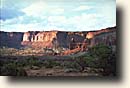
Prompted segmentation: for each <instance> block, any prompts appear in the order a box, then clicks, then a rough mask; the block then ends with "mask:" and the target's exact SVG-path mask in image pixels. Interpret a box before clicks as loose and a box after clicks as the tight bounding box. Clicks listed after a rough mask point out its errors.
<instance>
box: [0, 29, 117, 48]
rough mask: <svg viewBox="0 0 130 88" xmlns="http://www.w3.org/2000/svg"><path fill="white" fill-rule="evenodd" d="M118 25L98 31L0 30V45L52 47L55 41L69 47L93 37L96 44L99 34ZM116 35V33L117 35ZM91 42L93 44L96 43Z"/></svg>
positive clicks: (61, 45) (110, 30) (109, 30)
mask: <svg viewBox="0 0 130 88" xmlns="http://www.w3.org/2000/svg"><path fill="white" fill-rule="evenodd" d="M115 29H116V27H111V28H106V29H102V30H98V31H83V32H65V31H44V32H40V31H29V32H25V33H22V32H0V47H3V46H7V47H13V48H20V47H21V46H30V47H33V48H45V47H48V48H52V47H53V46H54V44H55V43H57V44H58V45H59V46H60V47H64V48H69V44H70V43H71V42H72V40H73V42H74V43H82V42H83V41H84V40H85V39H91V40H92V41H93V43H94V44H96V43H97V41H98V42H100V41H101V40H102V39H99V40H98V37H97V36H98V35H100V34H102V33H109V32H112V31H113V30H115ZM113 35H114V34H113ZM115 36H116V35H115ZM94 44H92V43H91V45H94Z"/></svg>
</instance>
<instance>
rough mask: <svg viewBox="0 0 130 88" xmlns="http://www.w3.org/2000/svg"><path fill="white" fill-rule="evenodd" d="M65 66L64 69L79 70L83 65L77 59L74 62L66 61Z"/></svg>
mask: <svg viewBox="0 0 130 88" xmlns="http://www.w3.org/2000/svg"><path fill="white" fill-rule="evenodd" d="M63 67H64V69H73V70H77V71H80V70H81V66H80V65H79V64H78V63H77V62H76V61H73V62H68V61H64V63H63Z"/></svg>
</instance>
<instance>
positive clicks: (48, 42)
mask: <svg viewBox="0 0 130 88" xmlns="http://www.w3.org/2000/svg"><path fill="white" fill-rule="evenodd" d="M56 34H57V32H56V31H48V32H47V31H46V32H39V33H37V34H36V35H35V34H33V33H32V34H31V33H29V32H26V33H24V35H23V41H22V43H21V44H22V45H30V46H33V47H51V46H52V41H53V39H54V38H56Z"/></svg>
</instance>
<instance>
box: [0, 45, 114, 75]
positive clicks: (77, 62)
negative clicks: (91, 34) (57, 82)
mask: <svg viewBox="0 0 130 88" xmlns="http://www.w3.org/2000/svg"><path fill="white" fill-rule="evenodd" d="M3 50H4V51H2V49H1V51H0V52H1V56H0V58H1V59H0V75H9V76H39V74H41V73H42V72H43V73H45V72H46V71H48V70H49V71H50V69H51V72H49V73H48V72H46V73H45V74H41V75H40V76H48V75H51V76H56V75H58V74H60V73H63V74H60V75H61V76H63V75H65V74H69V73H72V74H71V76H73V75H74V74H76V73H78V74H79V75H78V76H82V73H85V76H87V75H88V73H89V74H93V75H91V76H96V75H98V76H116V51H112V47H109V46H106V45H102V44H100V45H96V46H94V47H92V48H89V49H88V51H87V52H85V53H84V54H83V55H80V56H69V57H68V59H65V58H64V56H63V57H59V56H52V57H55V59H51V57H46V56H43V57H42V58H44V59H41V58H39V57H38V56H25V57H24V58H21V57H20V56H14V57H12V58H11V57H10V56H5V55H3V56H2V53H7V54H8V53H10V54H13V52H16V51H15V50H11V51H10V50H7V51H6V49H3ZM30 51H31V50H30ZM52 69H53V70H54V71H52ZM57 70H58V72H57ZM34 71H35V72H36V73H37V72H39V73H37V74H35V75H33V73H34ZM31 72H32V73H31ZM56 72H57V73H56ZM30 73H31V74H30ZM88 76H89V75H88Z"/></svg>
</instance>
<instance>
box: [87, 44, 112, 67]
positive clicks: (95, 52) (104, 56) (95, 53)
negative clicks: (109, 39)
mask: <svg viewBox="0 0 130 88" xmlns="http://www.w3.org/2000/svg"><path fill="white" fill-rule="evenodd" d="M89 54H90V56H92V57H93V58H94V59H95V61H96V62H95V65H97V67H101V68H105V67H106V66H107V63H108V58H110V56H111V54H112V49H111V48H110V47H109V46H106V45H103V44H99V45H96V46H94V47H92V48H91V49H90V50H89Z"/></svg>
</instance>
